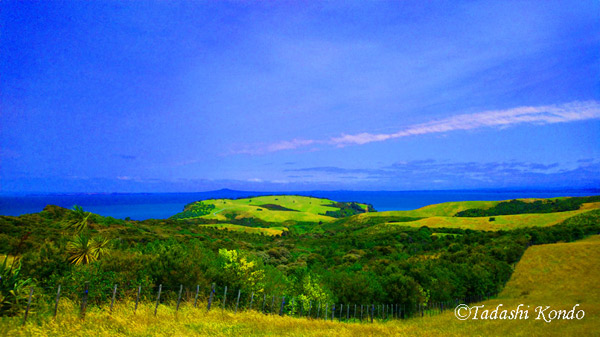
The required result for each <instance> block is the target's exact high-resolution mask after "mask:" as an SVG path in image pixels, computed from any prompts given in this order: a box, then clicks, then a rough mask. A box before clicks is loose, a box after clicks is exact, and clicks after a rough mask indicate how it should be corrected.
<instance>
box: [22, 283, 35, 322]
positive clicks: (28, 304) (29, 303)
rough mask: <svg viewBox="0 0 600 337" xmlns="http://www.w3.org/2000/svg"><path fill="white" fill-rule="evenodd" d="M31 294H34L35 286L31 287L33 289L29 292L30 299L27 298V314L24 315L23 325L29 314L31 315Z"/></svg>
mask: <svg viewBox="0 0 600 337" xmlns="http://www.w3.org/2000/svg"><path fill="white" fill-rule="evenodd" d="M31 296H33V287H31V291H30V292H29V300H27V309H25V316H23V325H25V321H27V315H29V307H30V306H31Z"/></svg>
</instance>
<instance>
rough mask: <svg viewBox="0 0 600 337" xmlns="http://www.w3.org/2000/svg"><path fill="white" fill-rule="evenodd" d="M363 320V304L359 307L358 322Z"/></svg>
mask: <svg viewBox="0 0 600 337" xmlns="http://www.w3.org/2000/svg"><path fill="white" fill-rule="evenodd" d="M362 320H363V304H361V305H360V321H361V322H362Z"/></svg>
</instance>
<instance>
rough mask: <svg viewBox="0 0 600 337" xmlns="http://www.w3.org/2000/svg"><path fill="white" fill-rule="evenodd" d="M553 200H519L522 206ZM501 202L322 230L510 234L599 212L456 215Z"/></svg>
mask: <svg viewBox="0 0 600 337" xmlns="http://www.w3.org/2000/svg"><path fill="white" fill-rule="evenodd" d="M560 199H565V198H553V199H518V200H520V201H524V202H534V201H537V200H560ZM502 202H503V201H459V202H447V203H442V204H434V205H428V206H425V207H422V208H419V209H416V210H410V211H386V212H374V213H363V214H358V215H355V216H352V217H349V218H346V219H342V220H339V221H337V222H335V223H332V224H327V225H325V226H324V227H325V228H327V229H329V230H338V229H343V228H346V229H360V228H369V229H368V231H370V232H381V231H386V230H389V229H393V228H394V227H395V226H403V227H415V228H419V227H422V226H427V227H430V228H460V229H471V230H486V231H496V230H511V229H516V228H522V227H548V226H553V225H556V224H559V223H561V222H563V221H565V220H566V219H568V218H571V217H574V216H577V215H580V214H583V213H586V212H589V211H593V210H597V209H600V203H599V202H589V203H582V204H581V206H580V207H579V209H577V210H573V211H565V212H552V213H526V214H510V215H496V216H493V217H492V216H483V217H457V216H455V215H456V214H457V213H459V212H462V211H465V210H468V209H489V208H491V207H494V206H496V205H498V204H500V203H502Z"/></svg>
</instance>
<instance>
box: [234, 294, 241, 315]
mask: <svg viewBox="0 0 600 337" xmlns="http://www.w3.org/2000/svg"><path fill="white" fill-rule="evenodd" d="M241 294H242V289H238V297H237V301H236V302H235V312H234V314H237V309H238V306H239V305H240V295H241Z"/></svg>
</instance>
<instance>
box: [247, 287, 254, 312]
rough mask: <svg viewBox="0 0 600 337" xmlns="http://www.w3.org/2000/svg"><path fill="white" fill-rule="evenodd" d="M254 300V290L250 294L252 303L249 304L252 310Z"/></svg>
mask: <svg viewBox="0 0 600 337" xmlns="http://www.w3.org/2000/svg"><path fill="white" fill-rule="evenodd" d="M252 302H254V291H253V292H252V295H250V305H249V306H248V308H249V309H250V310H252Z"/></svg>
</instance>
